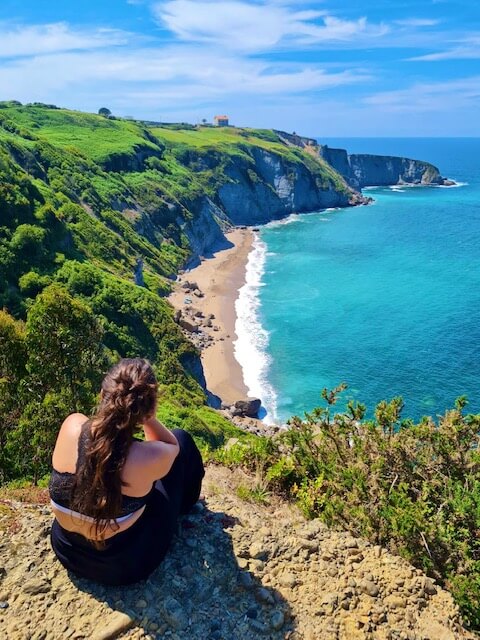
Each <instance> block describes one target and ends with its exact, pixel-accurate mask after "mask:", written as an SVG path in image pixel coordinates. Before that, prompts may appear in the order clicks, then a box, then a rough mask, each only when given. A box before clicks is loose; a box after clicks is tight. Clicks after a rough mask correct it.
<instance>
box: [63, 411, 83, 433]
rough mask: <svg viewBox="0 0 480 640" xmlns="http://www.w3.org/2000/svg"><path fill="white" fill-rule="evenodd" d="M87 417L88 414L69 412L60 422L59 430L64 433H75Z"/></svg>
mask: <svg viewBox="0 0 480 640" xmlns="http://www.w3.org/2000/svg"><path fill="white" fill-rule="evenodd" d="M88 419H89V418H88V416H86V415H85V414H83V413H71V414H70V415H69V416H67V417H66V418H65V420H64V421H63V422H62V426H61V427H60V432H61V433H62V434H65V435H77V434H78V433H79V431H80V429H81V428H82V425H83V424H85V422H87V420H88Z"/></svg>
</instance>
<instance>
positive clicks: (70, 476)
mask: <svg viewBox="0 0 480 640" xmlns="http://www.w3.org/2000/svg"><path fill="white" fill-rule="evenodd" d="M90 428H91V422H90V420H89V419H88V418H87V416H85V415H83V414H80V413H75V414H72V415H70V416H69V417H68V418H67V419H66V420H65V422H64V423H63V425H62V427H61V429H60V433H59V435H58V439H57V444H56V446H55V450H54V453H53V458H52V462H53V470H52V475H51V479H50V485H49V490H50V497H51V500H52V508H53V510H54V513H55V514H56V517H57V518H58V520H59V522H60V524H62V526H64V527H65V528H66V529H68V530H69V531H76V532H77V533H82V534H83V535H84V536H85V537H87V538H90V537H93V538H95V536H94V535H93V536H92V533H93V532H92V531H91V528H92V519H91V516H90V514H88V513H85V514H78V516H77V517H75V516H73V515H72V508H71V506H72V505H71V503H72V494H73V491H74V488H75V484H76V479H77V472H78V469H79V467H81V465H82V464H83V463H84V461H85V456H86V454H87V448H88V443H89V440H90V438H91V433H90ZM142 444H143V447H142ZM145 444H146V443H141V442H132V444H131V445H130V449H129V451H128V454H127V458H126V460H125V463H124V466H123V469H122V471H121V474H120V477H121V480H122V485H123V488H122V506H121V509H120V512H119V513H118V518H117V519H116V522H117V524H118V525H119V526H118V527H117V526H116V525H114V526H113V527H112V528H111V529H110V530H109V531H107V532H106V537H107V538H108V537H111V536H112V535H114V534H115V533H117V532H118V531H124V530H125V529H127V528H128V527H130V526H131V525H132V524H133V523H134V522H135V521H136V520H137V519H138V517H139V516H140V515H141V514H142V512H143V508H144V507H145V505H146V503H147V500H148V496H149V495H150V492H151V491H152V490H153V488H154V480H152V478H151V477H150V475H148V474H146V473H145V465H144V464H143V462H144V458H145ZM80 515H81V516H83V517H79V516H80ZM84 516H87V518H88V519H87V518H85V517H84ZM112 524H113V523H112Z"/></svg>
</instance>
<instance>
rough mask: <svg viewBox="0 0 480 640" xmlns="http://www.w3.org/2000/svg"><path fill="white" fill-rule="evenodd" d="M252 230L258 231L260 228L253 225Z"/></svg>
mask: <svg viewBox="0 0 480 640" xmlns="http://www.w3.org/2000/svg"><path fill="white" fill-rule="evenodd" d="M252 231H255V232H258V231H260V229H259V228H258V227H253V229H252Z"/></svg>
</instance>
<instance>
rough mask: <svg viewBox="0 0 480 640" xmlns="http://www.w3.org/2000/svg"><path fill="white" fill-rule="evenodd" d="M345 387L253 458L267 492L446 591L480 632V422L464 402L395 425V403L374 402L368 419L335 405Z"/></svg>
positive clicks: (254, 450)
mask: <svg viewBox="0 0 480 640" xmlns="http://www.w3.org/2000/svg"><path fill="white" fill-rule="evenodd" d="M343 388H344V386H343V385H342V386H341V387H339V388H338V389H335V390H334V391H333V392H327V391H326V390H324V392H323V397H324V398H325V400H326V401H327V407H326V408H317V409H315V410H314V411H312V412H311V413H310V414H306V415H305V418H304V419H300V418H298V417H295V418H292V419H291V420H290V422H289V429H288V430H287V431H285V432H283V433H281V434H280V435H279V436H277V437H276V438H274V439H273V440H270V441H269V444H267V443H265V444H262V445H261V446H259V445H258V444H255V445H254V447H251V448H250V451H243V452H242V462H243V464H247V465H248V466H250V468H251V469H255V470H258V469H259V467H260V468H261V467H262V466H263V469H264V477H265V480H266V481H267V486H269V487H271V488H276V489H277V490H278V489H280V490H282V491H284V492H285V493H287V494H288V495H290V496H291V497H292V498H294V499H295V500H296V501H297V502H298V504H299V506H300V507H301V509H302V510H303V512H304V513H305V514H306V515H307V516H308V517H315V516H318V517H320V518H321V519H322V520H323V521H324V522H326V523H327V524H328V525H330V526H341V527H343V528H347V529H348V530H350V531H351V532H352V533H353V534H354V535H358V536H364V537H367V538H369V539H370V540H372V541H373V542H375V543H377V544H381V545H384V546H385V547H388V548H389V549H390V550H391V551H392V552H394V553H398V554H400V555H402V556H403V557H405V558H407V559H408V560H409V561H411V562H412V563H414V564H415V565H416V566H418V567H421V568H422V569H423V570H425V571H426V572H427V573H429V574H430V575H431V576H433V577H434V578H436V579H437V580H439V581H440V582H442V583H443V584H445V585H446V586H447V587H448V588H450V590H451V591H452V593H453V595H454V597H455V599H456V601H457V602H458V604H459V605H460V606H461V608H462V611H463V615H464V617H465V619H466V621H467V622H468V623H469V624H471V625H472V626H474V627H476V628H479V627H480V537H479V536H478V532H479V531H480V453H479V443H480V436H479V434H480V415H464V413H463V408H464V406H465V403H466V400H465V398H459V399H458V400H457V403H456V407H455V409H453V410H451V411H447V412H446V414H445V415H444V416H443V417H441V418H440V419H439V421H438V423H435V422H434V421H433V420H432V419H431V418H424V419H423V420H421V421H420V423H419V424H413V423H412V422H411V421H408V420H407V421H402V420H401V410H402V406H403V403H402V400H401V398H394V399H393V400H392V401H390V402H381V403H380V404H379V405H378V406H377V408H376V411H375V419H374V420H364V415H365V407H364V406H363V405H359V404H354V403H350V404H349V405H348V411H347V412H346V413H344V414H335V413H333V411H332V407H333V405H334V404H335V402H336V399H337V394H338V393H339V391H341V390H343Z"/></svg>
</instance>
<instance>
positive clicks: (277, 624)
mask: <svg viewBox="0 0 480 640" xmlns="http://www.w3.org/2000/svg"><path fill="white" fill-rule="evenodd" d="M270 624H271V626H272V629H274V630H275V631H280V629H281V628H282V627H283V625H284V624H285V616H284V614H283V611H281V610H280V609H277V610H276V611H274V612H273V613H272V615H271V616H270Z"/></svg>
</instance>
